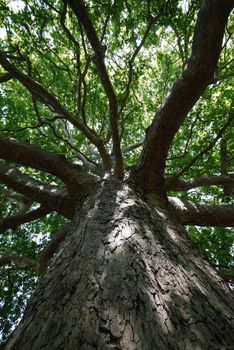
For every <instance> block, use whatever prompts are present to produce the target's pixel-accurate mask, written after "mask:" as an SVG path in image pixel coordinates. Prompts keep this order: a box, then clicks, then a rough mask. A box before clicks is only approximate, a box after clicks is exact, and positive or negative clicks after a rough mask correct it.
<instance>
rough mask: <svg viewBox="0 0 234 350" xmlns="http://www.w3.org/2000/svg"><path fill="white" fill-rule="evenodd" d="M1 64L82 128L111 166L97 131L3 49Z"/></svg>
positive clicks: (37, 95)
mask: <svg viewBox="0 0 234 350" xmlns="http://www.w3.org/2000/svg"><path fill="white" fill-rule="evenodd" d="M0 64H1V65H2V67H3V68H4V69H5V70H6V71H8V72H9V73H10V74H11V75H12V76H13V77H14V78H16V79H17V80H19V81H20V82H21V83H22V84H23V85H24V86H25V87H26V88H27V89H28V90H29V91H30V92H31V93H32V95H33V96H36V97H37V99H38V100H39V101H41V102H42V103H43V104H45V105H46V106H50V107H51V108H52V109H53V110H54V111H55V112H56V113H58V114H60V115H62V116H63V118H64V119H66V120H68V121H69V122H70V123H71V124H72V125H74V126H75V127H76V128H77V129H78V130H80V131H81V132H82V133H83V134H84V135H85V136H86V137H87V139H88V140H89V141H90V142H91V143H93V144H94V145H95V146H96V147H97V149H98V150H99V152H100V155H101V157H102V160H103V163H104V165H105V167H106V168H110V166H111V159H110V156H109V155H108V153H107V151H106V149H105V147H104V143H103V141H102V140H101V139H99V138H98V137H97V134H96V133H94V132H93V131H91V130H90V129H89V128H87V127H86V126H85V125H84V124H83V123H82V122H81V121H79V120H78V119H76V118H75V117H74V116H73V115H72V114H71V113H70V112H69V111H68V110H66V109H65V108H64V107H63V106H62V105H61V104H60V102H59V101H58V100H57V98H56V97H55V96H54V95H53V94H52V93H50V92H49V91H47V90H46V89H45V88H44V87H43V86H42V85H41V84H39V83H38V82H36V81H35V80H33V79H32V78H31V77H29V76H28V75H27V74H25V73H23V72H21V71H20V70H19V69H18V68H17V67H16V66H15V65H14V64H12V63H11V62H10V61H9V60H8V59H7V57H6V55H5V54H4V52H2V51H0Z"/></svg>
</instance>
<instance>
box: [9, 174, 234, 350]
mask: <svg viewBox="0 0 234 350" xmlns="http://www.w3.org/2000/svg"><path fill="white" fill-rule="evenodd" d="M233 311H234V306H233V303H232V297H231V293H230V291H229V289H228V287H227V286H226V285H225V283H224V282H223V281H222V280H221V278H220V277H219V276H218V275H217V273H216V272H215V271H214V270H213V269H212V268H211V267H210V265H209V264H208V263H207V262H206V260H205V259H204V258H203V257H202V256H201V253H200V252H199V251H198V249H197V248H196V247H195V246H194V244H193V243H192V242H191V241H190V240H189V239H188V238H187V237H186V235H185V233H184V232H183V229H182V228H181V227H180V225H179V224H178V223H176V222H175V219H174V218H173V215H172V213H170V212H169V211H168V210H167V208H166V207H163V206H162V205H161V204H160V203H158V204H157V202H156V201H154V200H153V199H152V198H151V200H150V201H149V200H146V199H144V198H143V196H140V194H138V193H137V191H134V189H132V188H130V187H129V186H128V184H127V183H124V182H116V181H114V180H106V181H105V182H103V183H102V184H101V186H100V188H99V189H98V190H97V191H96V193H95V194H94V195H93V196H92V197H90V198H88V199H87V200H86V202H85V203H84V205H83V207H82V210H81V211H80V212H79V213H77V216H76V217H75V219H74V222H73V224H72V226H71V230H70V233H69V234H68V235H67V236H66V240H65V241H64V243H63V244H62V245H61V248H60V250H59V252H58V253H57V255H56V256H55V258H54V259H53V261H52V263H51V266H50V268H49V271H48V272H47V274H46V275H45V277H44V278H43V280H42V282H41V283H40V285H39V287H38V289H37V290H36V292H35V294H34V295H33V297H32V299H31V300H30V302H29V305H28V307H27V309H26V313H25V315H24V318H23V320H22V322H21V324H20V326H19V327H18V329H17V330H16V331H15V333H14V334H13V336H12V337H11V338H10V339H9V341H8V345H7V347H6V349H7V350H9V349H15V350H16V349H17V350H29V349H30V350H31V349H33V350H39V349H48V350H49V349H50V350H51V349H52V350H54V349H61V350H62V349H63V350H64V349H66V350H74V349H83V350H88V349H100V350H105V349H124V350H125V349H129V350H130V349H137V350H141V349H149V350H150V349H152V350H156V349H160V350H164V349H165V350H168V349H187V350H193V349H196V350H198V349H202V350H204V349H223V350H224V349H225V350H226V349H231V348H232V344H233V343H234V333H233V324H232V322H233Z"/></svg>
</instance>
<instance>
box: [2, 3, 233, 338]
mask: <svg viewBox="0 0 234 350" xmlns="http://www.w3.org/2000/svg"><path fill="white" fill-rule="evenodd" d="M231 2H232V1H230V5H229V6H230V9H231V8H232V7H233V5H232V4H231ZM202 3H203V6H204V8H205V6H208V7H209V6H211V8H209V11H210V13H209V14H207V13H206V12H205V10H204V15H203V17H202V16H201V18H200V22H199V24H197V26H195V25H196V19H197V15H198V11H199V9H200V8H201V5H202ZM210 3H212V1H204V2H203V1H201V0H192V1H186V0H183V1H180V0H158V1H150V0H147V1H138V0H92V1H91V0H90V1H85V4H84V3H83V2H82V1H72V0H69V1H66V0H63V1H61V0H38V1H31V0H20V1H19V0H18V1H16V0H15V1H7V0H0V20H1V27H0V36H1V44H0V49H1V51H0V64H1V66H0V93H1V96H0V110H1V119H0V131H1V136H0V158H1V164H0V203H1V206H0V214H1V221H0V232H1V233H0V255H1V258H0V278H1V289H0V299H1V303H0V307H1V315H0V319H1V324H2V330H1V332H2V333H1V337H2V339H3V340H5V339H6V337H7V336H8V335H9V333H10V332H11V331H12V329H13V327H14V325H15V324H16V323H17V322H18V320H19V318H20V316H21V314H22V310H23V308H24V305H25V303H26V300H27V298H28V296H29V295H30V293H31V292H32V290H34V288H35V286H36V284H37V283H38V280H39V279H40V278H41V276H42V274H43V269H38V259H41V261H42V260H43V259H45V261H46V262H47V260H48V259H47V258H46V257H47V255H48V256H51V254H52V253H53V252H54V251H55V249H54V250H53V246H52V245H50V248H51V247H52V248H51V252H52V253H51V252H49V253H48V242H57V241H56V237H57V240H61V239H62V236H63V234H64V231H60V236H59V234H56V233H57V232H59V230H61V228H62V227H64V224H67V223H68V222H69V221H70V219H71V217H72V214H71V212H70V210H69V207H70V206H71V202H70V199H68V197H67V194H66V193H67V192H66V191H67V190H66V188H68V190H69V193H72V191H73V186H76V188H77V186H78V187H79V188H80V191H81V192H82V190H83V187H84V183H87V182H90V183H92V181H94V180H93V179H94V178H95V179H96V178H100V177H103V176H105V174H106V173H108V172H109V171H112V172H114V173H115V174H116V176H119V177H122V176H123V174H124V172H125V174H126V172H129V171H130V172H131V173H132V174H134V176H135V178H136V179H139V181H140V182H141V183H143V184H144V185H143V188H144V190H145V191H146V192H154V188H156V189H157V190H158V189H160V188H161V189H163V188H166V191H167V195H168V196H170V197H173V198H171V199H170V201H171V203H174V204H173V205H174V206H175V207H176V206H177V207H178V212H179V210H180V209H179V208H181V206H180V201H182V202H181V203H187V204H186V205H187V207H188V208H189V209H188V211H189V210H190V209H191V210H192V209H194V215H195V212H196V211H197V213H198V215H197V218H196V219H194V215H193V219H191V218H190V216H189V215H190V214H189V213H188V214H187V216H186V213H185V211H183V219H181V220H182V221H183V223H184V224H185V225H187V231H188V234H189V236H190V237H191V238H192V239H193V240H195V242H197V244H198V245H199V246H200V247H201V249H203V250H204V251H205V252H206V254H207V256H208V258H209V260H210V261H211V262H212V264H214V266H216V267H217V269H219V270H220V272H224V273H223V276H224V278H226V280H227V281H229V282H230V283H231V281H233V273H232V270H233V241H234V232H233V229H232V228H231V227H232V226H234V223H233V217H234V215H233V214H234V209H233V204H232V199H233V195H234V174H233V169H234V128H233V120H234V108H233V96H234V61H233V54H232V53H233V31H234V21H233V18H232V17H230V18H229V21H228V24H227V25H225V34H224V38H223V36H222V31H221V29H220V31H219V25H220V26H222V25H223V24H222V23H221V24H220V23H219V22H218V20H217V18H218V17H217V16H216V13H215V10H212V6H213V5H210ZM224 3H225V6H226V3H227V1H226V0H224ZM212 11H213V12H214V13H213V12H212ZM220 11H222V6H220ZM224 17H225V16H224ZM203 21H204V23H203ZM215 26H216V27H215ZM200 28H201V32H199V31H200ZM209 28H211V30H213V29H214V28H217V32H215V31H214V32H213V33H210V32H209ZM194 33H195V34H194ZM194 35H195V36H194ZM217 36H219V38H218V39H217ZM216 41H217V42H219V41H222V45H221V46H222V47H221V53H220V48H219V46H218V44H217V48H216ZM191 52H192V54H191ZM219 55H220V57H219ZM218 57H219V60H218V65H217V67H216V62H217V59H218ZM214 70H215V74H213V71H214ZM181 76H182V78H181ZM175 82H176V83H175ZM174 83H175V85H173V84H174ZM183 84H184V85H183ZM178 91H179V92H180V95H179V94H178ZM181 91H182V92H181ZM194 91H195V92H194ZM169 112H170V113H169ZM169 114H170V118H169V117H168V118H167V115H169ZM185 117H186V118H185ZM162 125H163V126H162ZM48 151H49V152H51V153H49V152H48ZM157 169H158V170H159V171H158V172H157V171H156V170H157ZM74 171H75V172H77V173H78V175H79V181H77V179H76V176H75V175H74V174H75V172H74ZM162 174H163V176H162ZM130 176H131V175H130ZM132 176H133V175H132ZM73 178H74V179H73ZM71 179H73V180H72V181H71ZM142 179H143V180H142ZM137 181H138V180H137ZM164 182H165V183H164ZM158 192H160V191H158ZM53 193H56V198H55V197H54V196H53ZM162 196H163V191H162ZM175 196H176V197H177V199H175V198H174V197H175ZM185 201H191V202H185ZM61 203H63V205H61ZM193 203H197V204H196V205H195V204H193ZM198 203H199V204H198ZM202 204H209V205H212V206H213V209H212V210H216V212H215V211H212V213H211V215H210V219H209V220H210V221H209V220H208V221H209V222H208V221H206V224H203V222H202V219H200V218H201V216H202V215H206V214H207V213H208V212H206V213H205V212H204V213H203V212H202V211H203V208H202ZM199 205H200V206H201V207H200V208H199ZM221 206H222V208H223V209H222V208H221ZM204 210H206V209H204ZM222 210H224V211H225V213H224V215H223V216H222ZM202 213H203V214H202ZM214 213H216V214H214ZM220 213H221V214H220ZM178 215H179V214H178ZM225 215H226V216H225ZM219 216H220V217H219ZM194 224H195V226H194ZM201 226H204V227H203V228H201ZM55 246H57V243H55ZM46 259H47V260H46ZM232 283H233V282H232Z"/></svg>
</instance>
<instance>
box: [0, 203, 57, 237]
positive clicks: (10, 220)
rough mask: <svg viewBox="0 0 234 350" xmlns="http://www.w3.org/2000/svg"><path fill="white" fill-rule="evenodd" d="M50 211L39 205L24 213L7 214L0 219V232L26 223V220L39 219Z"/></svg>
mask: <svg viewBox="0 0 234 350" xmlns="http://www.w3.org/2000/svg"><path fill="white" fill-rule="evenodd" d="M50 212H51V209H48V208H46V207H43V206H41V207H39V208H37V209H34V210H31V211H29V212H27V213H24V214H18V213H17V214H16V215H12V216H9V217H7V218H5V219H3V220H1V221H0V233H3V232H4V231H6V230H9V229H15V228H16V227H18V226H20V225H22V224H26V223H28V222H31V221H34V220H37V219H40V218H41V217H43V216H45V215H47V214H49V213H50Z"/></svg>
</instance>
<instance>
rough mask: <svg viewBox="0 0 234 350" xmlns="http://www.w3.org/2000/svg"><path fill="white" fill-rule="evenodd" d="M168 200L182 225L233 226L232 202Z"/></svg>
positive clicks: (233, 212)
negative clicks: (203, 202) (215, 203)
mask: <svg viewBox="0 0 234 350" xmlns="http://www.w3.org/2000/svg"><path fill="white" fill-rule="evenodd" d="M169 202H170V204H171V206H172V208H173V210H174V212H175V215H176V216H177V218H178V219H179V220H180V222H181V223H182V224H183V225H197V226H216V227H234V204H230V205H207V204H199V203H195V202H192V201H187V200H182V199H179V198H169Z"/></svg>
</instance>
